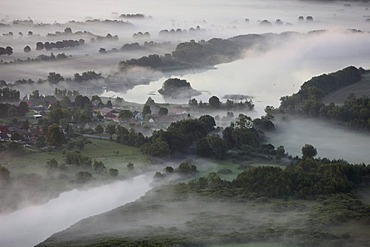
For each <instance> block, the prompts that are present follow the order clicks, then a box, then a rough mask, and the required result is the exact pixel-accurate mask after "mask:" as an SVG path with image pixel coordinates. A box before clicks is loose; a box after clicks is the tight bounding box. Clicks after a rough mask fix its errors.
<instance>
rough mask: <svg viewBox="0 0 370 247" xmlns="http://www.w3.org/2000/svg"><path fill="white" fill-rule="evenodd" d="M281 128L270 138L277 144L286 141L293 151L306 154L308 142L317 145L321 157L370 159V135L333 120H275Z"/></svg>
mask: <svg viewBox="0 0 370 247" xmlns="http://www.w3.org/2000/svg"><path fill="white" fill-rule="evenodd" d="M275 125H276V129H277V131H276V132H274V133H269V134H268V136H269V140H268V142H271V143H272V144H273V145H275V146H280V145H283V146H284V147H285V151H287V152H288V153H289V154H291V155H293V156H295V155H298V156H299V157H300V156H301V155H302V150H301V149H302V147H303V146H304V144H311V145H313V146H314V147H315V148H316V149H317V157H321V158H324V157H326V158H329V159H344V160H346V161H348V162H350V163H362V162H363V163H365V164H369V163H370V153H369V151H368V147H369V146H370V138H369V137H370V136H369V134H368V133H361V132H357V131H353V130H349V129H348V128H345V127H341V126H338V125H334V124H332V123H328V122H324V121H319V120H311V119H292V118H290V119H289V120H287V121H283V122H281V121H276V122H275Z"/></svg>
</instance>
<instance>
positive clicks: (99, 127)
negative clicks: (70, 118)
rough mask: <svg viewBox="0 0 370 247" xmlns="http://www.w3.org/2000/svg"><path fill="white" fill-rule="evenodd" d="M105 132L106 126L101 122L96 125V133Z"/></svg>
mask: <svg viewBox="0 0 370 247" xmlns="http://www.w3.org/2000/svg"><path fill="white" fill-rule="evenodd" d="M103 132H104V128H103V126H102V125H101V124H98V125H96V127H95V133H96V134H102V133H103Z"/></svg>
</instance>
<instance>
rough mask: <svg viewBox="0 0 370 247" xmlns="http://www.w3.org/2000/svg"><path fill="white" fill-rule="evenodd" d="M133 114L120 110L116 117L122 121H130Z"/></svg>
mask: <svg viewBox="0 0 370 247" xmlns="http://www.w3.org/2000/svg"><path fill="white" fill-rule="evenodd" d="M133 116H134V114H133V113H132V111H130V110H122V111H120V112H119V115H118V117H119V118H121V119H123V120H130V119H132V118H133Z"/></svg>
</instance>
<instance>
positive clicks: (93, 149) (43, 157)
mask: <svg viewBox="0 0 370 247" xmlns="http://www.w3.org/2000/svg"><path fill="white" fill-rule="evenodd" d="M89 140H90V141H91V142H92V143H91V144H87V145H85V148H84V149H83V150H81V154H82V155H84V156H88V157H90V158H92V159H93V160H98V161H102V162H103V163H104V164H105V166H106V167H107V168H108V169H109V168H116V169H118V170H119V173H120V174H122V173H125V172H126V171H127V167H126V165H127V163H129V162H131V163H133V164H134V167H135V168H143V167H145V166H146V165H148V164H149V160H148V158H147V157H146V156H145V155H143V154H142V153H141V152H140V149H138V148H136V147H131V146H126V145H122V144H119V143H115V142H111V141H108V140H98V139H89ZM1 155H2V157H1V163H2V164H3V165H5V166H6V167H7V168H8V169H9V170H10V172H11V173H12V174H15V175H17V174H27V173H36V174H39V175H45V174H46V172H47V170H46V169H45V165H46V162H47V160H48V159H51V158H55V159H56V160H57V161H58V163H59V164H60V163H63V162H64V157H63V153H62V150H57V151H52V152H46V151H45V152H41V151H30V152H28V153H26V154H23V155H19V154H18V155H14V154H10V153H2V154H1Z"/></svg>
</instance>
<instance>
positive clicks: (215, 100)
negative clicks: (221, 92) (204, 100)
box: [208, 96, 221, 109]
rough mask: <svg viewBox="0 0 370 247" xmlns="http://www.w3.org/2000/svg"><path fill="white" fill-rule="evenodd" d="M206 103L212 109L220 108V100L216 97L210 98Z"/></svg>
mask: <svg viewBox="0 0 370 247" xmlns="http://www.w3.org/2000/svg"><path fill="white" fill-rule="evenodd" d="M208 103H209V106H210V107H212V108H214V109H218V108H220V106H221V102H220V99H219V98H218V97H216V96H212V97H211V98H209V100H208Z"/></svg>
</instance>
